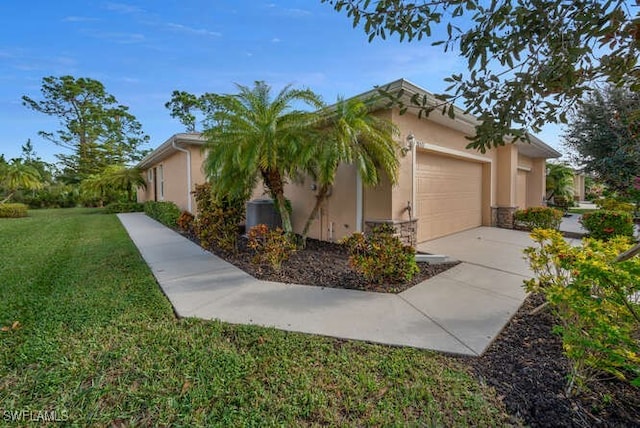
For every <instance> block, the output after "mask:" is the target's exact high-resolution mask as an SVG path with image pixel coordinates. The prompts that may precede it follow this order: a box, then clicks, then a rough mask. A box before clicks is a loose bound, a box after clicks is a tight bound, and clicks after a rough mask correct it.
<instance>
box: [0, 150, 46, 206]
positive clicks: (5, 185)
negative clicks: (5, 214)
mask: <svg viewBox="0 0 640 428" xmlns="http://www.w3.org/2000/svg"><path fill="white" fill-rule="evenodd" d="M41 187H42V177H41V176H40V173H38V170H37V169H35V168H34V167H32V166H30V165H27V164H25V163H23V162H22V160H21V159H13V160H12V161H11V162H9V163H5V164H0V188H2V189H5V190H6V192H7V195H6V196H5V198H4V199H3V200H2V201H0V204H2V203H5V202H6V201H8V200H9V199H11V197H12V196H13V194H14V193H15V192H16V191H17V190H19V189H23V190H35V189H39V188H41Z"/></svg>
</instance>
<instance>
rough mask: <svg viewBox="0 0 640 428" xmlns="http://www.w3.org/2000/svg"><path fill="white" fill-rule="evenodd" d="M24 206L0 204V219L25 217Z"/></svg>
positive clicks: (25, 209) (25, 208)
mask: <svg viewBox="0 0 640 428" xmlns="http://www.w3.org/2000/svg"><path fill="white" fill-rule="evenodd" d="M27 208H28V207H27V206H26V205H25V204H6V203H5V204H0V218H19V217H26V216H27Z"/></svg>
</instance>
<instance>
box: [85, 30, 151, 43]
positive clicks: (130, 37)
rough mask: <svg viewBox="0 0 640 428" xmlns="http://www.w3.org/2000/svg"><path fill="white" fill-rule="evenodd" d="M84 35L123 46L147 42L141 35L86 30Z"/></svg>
mask: <svg viewBox="0 0 640 428" xmlns="http://www.w3.org/2000/svg"><path fill="white" fill-rule="evenodd" d="M83 33H84V34H86V35H88V36H90V37H94V38H96V39H103V40H108V41H110V42H114V43H118V44H123V45H131V44H135V43H141V42H143V41H145V37H144V35H143V34H140V33H125V32H109V31H96V30H85V31H83Z"/></svg>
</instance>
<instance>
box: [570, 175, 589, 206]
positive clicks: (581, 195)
mask: <svg viewBox="0 0 640 428" xmlns="http://www.w3.org/2000/svg"><path fill="white" fill-rule="evenodd" d="M586 178H587V176H586V175H585V173H584V172H582V171H580V170H577V169H576V170H574V171H573V199H574V200H575V201H576V202H582V201H584V200H585V196H586V191H585V179H586Z"/></svg>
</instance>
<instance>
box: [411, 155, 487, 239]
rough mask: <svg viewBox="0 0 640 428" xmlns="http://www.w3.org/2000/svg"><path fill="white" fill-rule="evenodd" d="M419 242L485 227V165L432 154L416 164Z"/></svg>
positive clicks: (422, 156)
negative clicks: (483, 184)
mask: <svg viewBox="0 0 640 428" xmlns="http://www.w3.org/2000/svg"><path fill="white" fill-rule="evenodd" d="M416 205H417V209H416V215H417V217H418V240H419V241H424V240H427V239H433V238H437V237H439V236H444V235H448V234H451V233H454V232H458V231H461V230H465V229H470V228H473V227H477V226H480V225H481V224H482V164H480V163H475V162H469V161H464V160H460V159H454V158H450V157H446V156H440V155H435V154H430V153H419V154H418V159H417V162H416Z"/></svg>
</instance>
